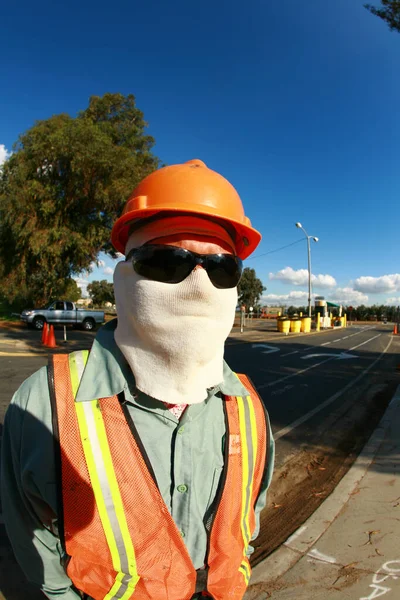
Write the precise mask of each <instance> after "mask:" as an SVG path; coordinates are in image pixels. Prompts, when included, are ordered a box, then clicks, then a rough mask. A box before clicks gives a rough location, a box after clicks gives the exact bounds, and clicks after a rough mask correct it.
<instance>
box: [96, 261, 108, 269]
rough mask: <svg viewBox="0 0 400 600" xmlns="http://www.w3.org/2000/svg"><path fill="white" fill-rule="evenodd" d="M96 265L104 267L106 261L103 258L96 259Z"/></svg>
mask: <svg viewBox="0 0 400 600" xmlns="http://www.w3.org/2000/svg"><path fill="white" fill-rule="evenodd" d="M97 266H98V267H100V268H101V267H105V266H106V263H105V262H104V260H98V261H97Z"/></svg>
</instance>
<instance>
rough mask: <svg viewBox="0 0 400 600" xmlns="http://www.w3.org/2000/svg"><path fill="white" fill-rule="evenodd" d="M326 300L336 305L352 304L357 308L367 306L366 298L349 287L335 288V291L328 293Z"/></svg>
mask: <svg viewBox="0 0 400 600" xmlns="http://www.w3.org/2000/svg"><path fill="white" fill-rule="evenodd" d="M328 300H331V301H332V302H337V303H338V304H354V305H355V306H358V305H359V304H367V303H368V296H367V295H366V294H363V293H362V292H359V291H358V290H355V289H353V288H351V287H344V288H336V290H333V291H332V292H329V298H328Z"/></svg>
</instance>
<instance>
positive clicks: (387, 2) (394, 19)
mask: <svg viewBox="0 0 400 600" xmlns="http://www.w3.org/2000/svg"><path fill="white" fill-rule="evenodd" d="M364 6H365V8H367V9H368V10H369V11H370V12H372V14H374V15H376V16H377V17H379V18H381V19H383V20H384V21H386V23H387V24H388V25H389V28H390V29H391V30H392V31H400V1H399V0H381V7H380V8H377V7H376V6H371V4H364Z"/></svg>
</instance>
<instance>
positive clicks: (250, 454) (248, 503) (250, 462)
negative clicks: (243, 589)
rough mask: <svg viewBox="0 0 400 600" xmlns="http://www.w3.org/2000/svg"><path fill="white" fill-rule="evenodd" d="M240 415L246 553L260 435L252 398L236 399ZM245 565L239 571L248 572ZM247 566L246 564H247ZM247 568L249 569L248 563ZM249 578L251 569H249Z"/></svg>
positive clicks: (243, 534) (242, 516) (243, 523)
mask: <svg viewBox="0 0 400 600" xmlns="http://www.w3.org/2000/svg"><path fill="white" fill-rule="evenodd" d="M236 400H237V404H238V413H239V429H240V442H241V450H242V514H241V530H242V536H243V544H244V553H245V552H246V550H247V547H248V545H249V543H250V540H251V536H252V531H251V529H250V514H251V511H252V510H253V506H252V498H253V480H254V471H255V466H256V458H257V450H258V435H257V424H256V416H255V411H254V406H253V401H252V399H251V397H250V396H245V397H243V398H242V397H240V396H237V397H236ZM243 564H244V563H242V565H241V566H240V568H239V570H241V571H242V572H244V573H245V572H247V571H246V569H244V567H243ZM245 564H246V563H245ZM246 566H247V567H248V561H247V564H246ZM248 571H249V572H248V577H250V568H249V567H248Z"/></svg>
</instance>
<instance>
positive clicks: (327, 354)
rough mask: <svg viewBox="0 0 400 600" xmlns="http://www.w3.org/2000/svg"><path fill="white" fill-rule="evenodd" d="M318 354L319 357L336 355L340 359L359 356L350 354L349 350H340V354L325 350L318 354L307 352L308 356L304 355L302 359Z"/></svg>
mask: <svg viewBox="0 0 400 600" xmlns="http://www.w3.org/2000/svg"><path fill="white" fill-rule="evenodd" d="M316 356H317V357H318V356H333V357H335V356H336V358H337V359H339V360H345V359H348V358H358V357H357V356H356V355H355V354H348V353H347V352H340V353H339V354H332V353H328V352H324V353H322V352H320V353H318V354H307V356H302V357H301V359H302V360H307V359H309V358H315V357H316Z"/></svg>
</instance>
